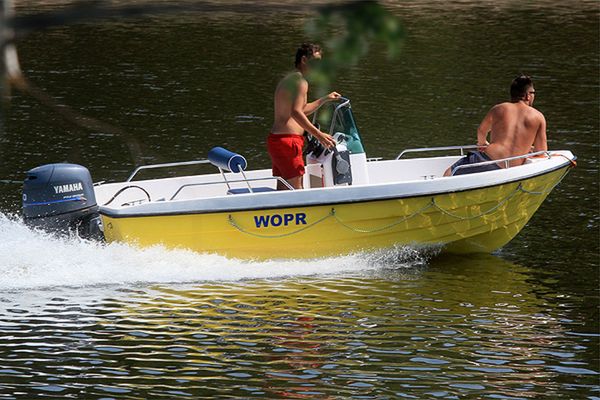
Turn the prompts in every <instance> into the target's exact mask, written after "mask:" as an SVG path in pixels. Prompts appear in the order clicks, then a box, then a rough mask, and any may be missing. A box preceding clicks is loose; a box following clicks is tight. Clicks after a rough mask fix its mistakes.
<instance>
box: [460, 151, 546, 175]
mask: <svg viewBox="0 0 600 400" xmlns="http://www.w3.org/2000/svg"><path fill="white" fill-rule="evenodd" d="M542 154H545V155H546V156H548V158H552V155H551V154H550V152H549V151H547V150H542V151H536V152H535V153H527V154H523V155H522V156H514V157H506V158H501V159H499V160H491V161H482V162H478V163H474V164H466V165H459V166H458V167H456V168H454V170H452V173H451V174H450V176H454V173H455V172H456V171H458V170H459V169H466V168H472V167H480V166H483V165H492V164H498V163H504V168H508V167H509V163H510V162H511V161H513V160H520V159H522V158H529V157H535V156H539V155H542Z"/></svg>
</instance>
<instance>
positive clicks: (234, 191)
mask: <svg viewBox="0 0 600 400" xmlns="http://www.w3.org/2000/svg"><path fill="white" fill-rule="evenodd" d="M274 191H275V189H273V188H270V187H266V186H261V187H253V188H252V192H254V193H264V192H274ZM247 193H250V190H249V189H248V188H238V189H229V190H228V191H227V194H247Z"/></svg>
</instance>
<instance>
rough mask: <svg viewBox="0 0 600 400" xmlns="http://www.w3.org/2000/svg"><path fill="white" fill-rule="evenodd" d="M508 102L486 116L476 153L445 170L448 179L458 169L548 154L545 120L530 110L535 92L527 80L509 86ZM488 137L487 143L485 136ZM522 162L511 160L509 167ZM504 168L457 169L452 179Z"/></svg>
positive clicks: (478, 135) (525, 78) (527, 78)
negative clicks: (532, 153)
mask: <svg viewBox="0 0 600 400" xmlns="http://www.w3.org/2000/svg"><path fill="white" fill-rule="evenodd" d="M510 97H511V101H510V102H506V103H501V104H497V105H495V106H494V107H492V109H491V110H490V111H489V112H488V113H487V115H486V116H485V118H484V119H483V121H481V124H480V125H479V128H478V129H477V145H478V146H480V147H479V151H476V152H471V153H469V155H468V156H466V157H464V158H461V159H460V160H459V161H458V162H456V163H455V164H454V165H452V166H451V167H450V168H448V169H447V170H446V173H445V174H444V176H449V175H450V174H451V173H452V171H453V170H454V169H455V168H456V167H458V166H459V165H467V164H474V163H478V162H483V161H492V160H499V159H502V158H508V157H515V156H521V155H524V154H527V153H528V152H530V151H531V150H532V146H533V151H534V152H536V151H542V150H548V145H547V143H546V119H545V118H544V115H543V114H542V113H541V112H539V111H538V110H536V109H535V108H533V100H534V98H535V89H534V87H533V82H532V80H531V78H530V77H529V76H525V75H522V76H519V77H517V78H515V79H514V80H513V81H512V84H511V85H510ZM488 133H491V134H490V142H488V141H487V135H488ZM524 162H525V159H518V160H513V161H511V162H510V166H511V167H514V166H517V165H521V164H523V163H524ZM503 166H504V163H501V165H498V164H490V165H484V166H480V167H472V168H461V169H459V170H457V171H456V173H455V174H454V175H461V174H470V173H474V172H483V171H492V170H495V169H500V168H502V167H503Z"/></svg>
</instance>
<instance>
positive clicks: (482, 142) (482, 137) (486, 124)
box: [477, 108, 494, 146]
mask: <svg viewBox="0 0 600 400" xmlns="http://www.w3.org/2000/svg"><path fill="white" fill-rule="evenodd" d="M493 113H494V109H493V108H492V109H491V110H490V111H489V112H488V113H487V115H486V116H485V117H484V118H483V120H482V121H481V123H480V124H479V127H478V128H477V145H478V146H487V145H488V144H489V143H488V141H487V135H488V133H490V131H491V130H492V121H493V119H494V118H493Z"/></svg>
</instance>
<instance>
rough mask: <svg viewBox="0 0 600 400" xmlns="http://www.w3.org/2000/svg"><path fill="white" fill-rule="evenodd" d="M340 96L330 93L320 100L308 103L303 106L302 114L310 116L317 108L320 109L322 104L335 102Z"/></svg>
mask: <svg viewBox="0 0 600 400" xmlns="http://www.w3.org/2000/svg"><path fill="white" fill-rule="evenodd" d="M340 96H341V95H340V94H339V93H337V92H331V93H329V94H328V95H327V96H323V97H321V98H320V99H317V100H315V101H313V102H310V103H308V104H306V105H305V106H304V114H305V115H310V114H312V113H314V112H315V111H317V108H319V107H321V106H322V105H323V104H325V103H327V102H328V101H332V100H335V99H337V98H339V97H340Z"/></svg>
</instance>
